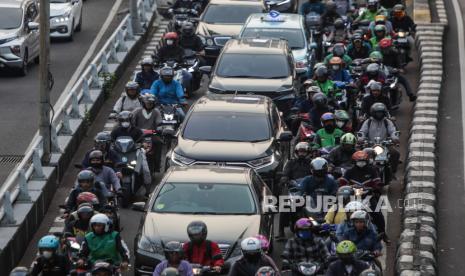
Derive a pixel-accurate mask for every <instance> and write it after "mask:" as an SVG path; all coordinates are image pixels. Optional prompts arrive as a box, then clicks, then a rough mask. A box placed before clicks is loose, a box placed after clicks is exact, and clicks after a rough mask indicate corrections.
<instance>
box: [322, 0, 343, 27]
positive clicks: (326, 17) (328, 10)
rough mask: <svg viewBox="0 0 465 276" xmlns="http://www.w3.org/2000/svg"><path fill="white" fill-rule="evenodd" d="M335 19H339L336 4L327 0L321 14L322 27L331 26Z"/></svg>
mask: <svg viewBox="0 0 465 276" xmlns="http://www.w3.org/2000/svg"><path fill="white" fill-rule="evenodd" d="M336 19H341V16H340V15H339V13H337V4H336V3H335V2H334V1H332V0H329V1H327V2H326V6H325V12H324V13H323V14H322V15H321V22H322V26H323V28H324V27H329V26H333V25H334V22H335V21H336Z"/></svg>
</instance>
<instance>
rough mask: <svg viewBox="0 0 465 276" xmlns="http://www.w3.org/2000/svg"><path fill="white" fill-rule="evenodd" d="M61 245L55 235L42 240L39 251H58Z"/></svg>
mask: <svg viewBox="0 0 465 276" xmlns="http://www.w3.org/2000/svg"><path fill="white" fill-rule="evenodd" d="M59 244H60V243H59V241H58V238H57V237H55V236H54V235H47V236H44V237H42V238H41V239H40V241H39V245H38V247H39V249H53V250H56V249H58V246H59Z"/></svg>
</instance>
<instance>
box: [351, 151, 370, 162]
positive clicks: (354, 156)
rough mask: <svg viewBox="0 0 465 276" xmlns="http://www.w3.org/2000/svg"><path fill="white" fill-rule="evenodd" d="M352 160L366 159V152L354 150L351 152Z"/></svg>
mask: <svg viewBox="0 0 465 276" xmlns="http://www.w3.org/2000/svg"><path fill="white" fill-rule="evenodd" d="M352 160H353V161H355V162H357V161H368V153H366V152H364V151H363V150H359V151H356V152H355V153H354V154H352Z"/></svg>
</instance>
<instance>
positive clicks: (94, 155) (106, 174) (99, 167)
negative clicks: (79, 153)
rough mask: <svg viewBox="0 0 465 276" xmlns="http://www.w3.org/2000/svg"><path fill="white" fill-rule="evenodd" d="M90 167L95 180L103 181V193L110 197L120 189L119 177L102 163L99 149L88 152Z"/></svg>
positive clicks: (101, 154)
mask: <svg viewBox="0 0 465 276" xmlns="http://www.w3.org/2000/svg"><path fill="white" fill-rule="evenodd" d="M89 163H90V167H89V168H88V169H90V170H91V171H92V172H93V173H94V174H95V181H99V182H101V183H103V184H104V185H102V188H103V189H104V190H103V193H104V195H105V196H106V197H107V198H108V197H112V196H113V195H114V194H113V193H119V192H120V190H121V183H120V179H119V178H118V176H117V174H116V173H115V171H114V170H113V169H112V168H110V167H107V166H105V165H104V160H103V153H102V152H101V151H100V150H94V151H93V152H91V153H90V154H89Z"/></svg>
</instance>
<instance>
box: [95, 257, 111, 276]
mask: <svg viewBox="0 0 465 276" xmlns="http://www.w3.org/2000/svg"><path fill="white" fill-rule="evenodd" d="M98 272H106V273H107V275H108V276H111V275H113V266H112V265H111V264H110V263H108V262H105V261H96V262H95V264H94V266H93V267H92V275H96V274H97V273H98Z"/></svg>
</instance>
